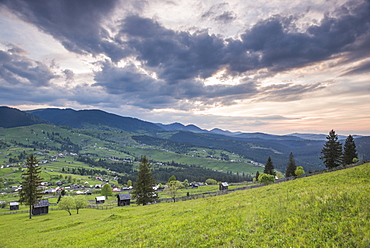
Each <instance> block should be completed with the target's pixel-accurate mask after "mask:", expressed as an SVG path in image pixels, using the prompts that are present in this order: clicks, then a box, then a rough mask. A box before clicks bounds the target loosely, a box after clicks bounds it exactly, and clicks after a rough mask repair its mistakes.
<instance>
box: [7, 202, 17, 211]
mask: <svg viewBox="0 0 370 248" xmlns="http://www.w3.org/2000/svg"><path fill="white" fill-rule="evenodd" d="M9 205H10V210H19V202H9Z"/></svg>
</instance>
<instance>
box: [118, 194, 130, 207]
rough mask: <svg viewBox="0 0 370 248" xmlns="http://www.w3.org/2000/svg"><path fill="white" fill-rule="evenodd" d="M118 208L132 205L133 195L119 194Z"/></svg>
mask: <svg viewBox="0 0 370 248" xmlns="http://www.w3.org/2000/svg"><path fill="white" fill-rule="evenodd" d="M117 201H118V206H128V205H130V201H131V195H130V194H119V195H117Z"/></svg>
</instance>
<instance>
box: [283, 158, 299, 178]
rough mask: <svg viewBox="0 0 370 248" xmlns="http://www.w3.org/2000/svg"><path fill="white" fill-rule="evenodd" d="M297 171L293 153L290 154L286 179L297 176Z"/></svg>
mask: <svg viewBox="0 0 370 248" xmlns="http://www.w3.org/2000/svg"><path fill="white" fill-rule="evenodd" d="M296 169H297V165H296V163H295V160H294V155H293V153H292V152H291V153H290V154H289V162H288V166H287V168H286V171H285V177H293V176H296V174H295V170H296Z"/></svg>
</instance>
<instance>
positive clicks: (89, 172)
mask: <svg viewBox="0 0 370 248" xmlns="http://www.w3.org/2000/svg"><path fill="white" fill-rule="evenodd" d="M62 172H63V173H67V172H68V173H71V174H76V175H81V176H93V175H108V172H107V171H105V170H98V169H86V168H83V167H82V168H77V169H76V168H71V169H70V168H67V169H64V167H63V168H62Z"/></svg>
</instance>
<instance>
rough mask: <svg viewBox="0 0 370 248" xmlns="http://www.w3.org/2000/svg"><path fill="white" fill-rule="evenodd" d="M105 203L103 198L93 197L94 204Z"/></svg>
mask: <svg viewBox="0 0 370 248" xmlns="http://www.w3.org/2000/svg"><path fill="white" fill-rule="evenodd" d="M104 202H105V196H97V197H95V203H96V204H103V203H104Z"/></svg>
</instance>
